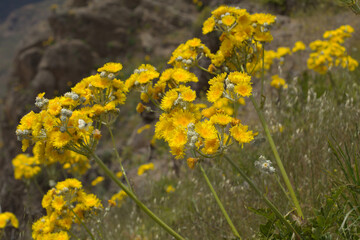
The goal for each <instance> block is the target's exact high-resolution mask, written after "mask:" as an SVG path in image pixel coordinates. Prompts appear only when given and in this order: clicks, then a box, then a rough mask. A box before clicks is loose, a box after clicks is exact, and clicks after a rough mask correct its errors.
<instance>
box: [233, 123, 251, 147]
mask: <svg viewBox="0 0 360 240" xmlns="http://www.w3.org/2000/svg"><path fill="white" fill-rule="evenodd" d="M229 131H230V134H231V136H232V137H233V138H234V139H235V140H236V141H238V142H239V143H240V144H244V143H249V142H250V141H252V140H253V139H254V135H255V134H254V133H253V131H248V126H246V125H242V124H241V123H239V124H237V125H235V126H233V127H232V128H230V130H229Z"/></svg>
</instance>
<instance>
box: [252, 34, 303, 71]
mask: <svg viewBox="0 0 360 240" xmlns="http://www.w3.org/2000/svg"><path fill="white" fill-rule="evenodd" d="M305 49H306V46H305V44H304V43H303V42H301V41H297V42H296V43H295V44H294V47H293V48H292V49H290V48H288V47H278V48H277V50H276V51H274V50H264V58H262V57H261V59H259V62H258V64H256V65H255V66H254V64H253V63H247V69H249V71H250V73H251V74H252V75H256V76H257V77H259V76H260V73H261V71H262V65H263V64H264V71H269V70H270V69H271V66H272V65H273V64H274V60H275V59H276V60H277V61H278V63H279V65H282V64H284V62H285V57H286V56H287V55H292V54H293V53H295V52H298V51H303V50H305ZM263 61H264V62H263Z"/></svg>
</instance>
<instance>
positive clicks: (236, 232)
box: [198, 163, 241, 240]
mask: <svg viewBox="0 0 360 240" xmlns="http://www.w3.org/2000/svg"><path fill="white" fill-rule="evenodd" d="M198 165H199V167H200V170H201V172H202V174H203V176H204V178H205V181H206V183H207V185H208V186H209V188H210V190H211V192H212V194H213V196H214V198H215V200H216V203H217V204H218V205H219V207H220V209H221V212H222V213H223V215H224V217H225V218H226V221H227V222H228V224H229V225H230V228H231V230H232V232H233V233H234V235H235V236H236V237H237V238H238V239H240V240H241V237H240V234H239V233H238V231H237V230H236V228H235V226H234V224H233V222H232V221H231V219H230V217H229V215H228V214H227V212H226V210H225V208H224V206H223V205H222V203H221V201H220V199H219V197H218V195H217V194H216V192H215V189H214V188H213V186H212V185H211V182H210V180H209V178H208V176H207V175H206V173H205V170H204V169H203V167H202V166H201V164H200V163H199V164H198Z"/></svg>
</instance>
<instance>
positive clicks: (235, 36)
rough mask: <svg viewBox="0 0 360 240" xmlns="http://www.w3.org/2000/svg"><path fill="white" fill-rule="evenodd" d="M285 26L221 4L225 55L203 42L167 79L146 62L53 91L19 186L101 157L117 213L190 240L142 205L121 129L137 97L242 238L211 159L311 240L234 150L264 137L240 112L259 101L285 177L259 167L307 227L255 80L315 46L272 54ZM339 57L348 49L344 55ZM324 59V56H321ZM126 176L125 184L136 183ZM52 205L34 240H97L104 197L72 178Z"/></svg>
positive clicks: (193, 45) (217, 20)
mask: <svg viewBox="0 0 360 240" xmlns="http://www.w3.org/2000/svg"><path fill="white" fill-rule="evenodd" d="M275 21H276V17H275V16H273V15H271V14H263V13H256V14H249V13H248V12H247V11H246V10H245V9H239V8H235V7H227V6H221V7H219V8H217V9H216V10H214V11H213V12H212V15H211V17H210V18H208V19H207V20H206V21H205V22H204V25H203V33H204V34H207V33H210V32H213V31H217V32H219V33H220V34H219V35H220V37H219V40H220V47H219V50H218V51H217V52H216V53H212V52H211V51H210V50H209V48H208V47H207V46H205V45H204V44H203V43H202V42H201V40H200V39H198V38H194V39H191V40H188V41H187V42H185V43H184V44H181V45H180V46H179V47H177V48H176V49H175V50H174V52H173V53H172V56H171V58H170V60H169V62H168V64H170V65H171V66H172V67H171V68H168V69H166V70H164V71H163V72H158V71H157V69H156V68H155V67H154V66H152V65H149V64H142V65H141V66H139V67H138V68H137V69H135V70H134V72H133V74H131V76H130V77H129V78H128V79H127V80H125V81H122V80H120V79H118V78H117V76H118V74H119V72H120V71H121V69H122V64H120V63H107V64H105V65H104V66H103V67H101V68H99V69H98V73H97V74H95V75H92V76H90V77H87V78H84V79H83V80H82V81H80V82H79V83H78V84H76V85H75V86H74V87H73V88H72V89H71V92H68V93H66V94H64V96H61V97H55V98H54V99H47V98H45V93H41V94H39V95H38V96H37V98H36V100H35V105H36V106H37V107H38V108H40V112H38V113H35V112H33V111H32V112H30V113H28V114H27V115H25V116H24V117H23V118H22V119H21V121H20V124H19V126H18V127H17V130H16V134H17V137H18V140H20V141H21V142H22V150H23V151H26V150H27V149H28V148H29V146H30V145H32V150H33V156H29V155H25V154H21V155H19V156H17V157H16V158H15V159H14V160H13V165H14V169H15V178H17V179H22V178H25V179H27V178H32V177H33V176H34V175H36V174H38V173H39V172H40V171H41V167H45V168H46V167H47V166H49V165H52V164H55V163H57V164H60V165H62V167H63V168H64V169H67V170H68V171H70V172H71V173H77V174H80V175H81V174H84V173H85V172H86V171H87V170H88V169H89V168H90V166H91V165H90V163H91V162H90V159H92V160H94V161H95V162H96V163H97V165H98V166H99V167H100V168H102V170H103V171H104V172H105V174H106V175H107V176H108V177H110V178H111V179H112V180H113V181H114V182H115V183H116V184H117V185H118V186H119V187H120V188H121V190H120V191H119V192H118V193H116V194H114V195H113V196H112V197H111V199H110V200H109V201H108V203H109V205H111V206H121V204H122V202H123V201H124V199H125V198H127V197H129V198H131V199H132V200H133V201H134V202H135V203H136V204H137V205H138V206H139V207H140V209H142V210H143V211H144V212H145V213H146V214H148V215H149V216H150V217H151V218H152V219H153V220H154V221H155V222H156V223H157V224H159V225H160V226H161V227H162V228H164V230H166V231H167V232H168V233H169V234H170V235H172V236H173V237H174V238H175V239H184V237H182V236H181V235H180V234H179V233H177V232H176V231H175V230H174V229H172V228H171V227H170V226H168V225H167V224H166V223H164V222H163V221H162V220H161V219H160V218H159V217H157V216H156V215H155V214H154V213H153V212H152V211H151V210H150V209H148V208H147V207H146V206H145V205H144V204H143V203H142V201H141V200H139V198H138V197H137V196H136V193H135V191H134V190H133V188H132V185H131V183H130V181H129V179H128V177H127V175H126V171H125V169H124V167H123V165H122V159H121V158H120V155H119V153H118V152H117V150H116V143H115V139H114V136H113V133H112V131H113V130H112V126H113V124H114V122H115V121H116V119H117V116H118V115H119V114H120V108H119V106H120V105H122V104H124V103H125V101H126V98H127V94H128V93H129V92H130V91H137V92H139V93H140V100H141V102H140V103H139V104H138V105H137V107H136V110H137V112H139V113H142V112H144V111H149V112H156V113H158V114H159V120H158V121H157V122H156V124H155V134H154V138H155V139H162V140H164V141H165V142H166V143H167V144H168V145H169V148H170V152H171V154H172V155H173V156H174V157H175V158H176V159H187V160H186V161H187V164H188V166H189V168H190V169H194V168H195V167H198V168H199V169H200V171H201V172H202V175H203V177H204V179H205V181H206V183H207V185H208V186H209V188H210V190H211V192H212V194H213V196H214V198H215V200H216V202H217V204H218V205H219V208H220V210H221V212H222V213H223V215H224V217H225V219H226V221H227V223H228V224H229V226H230V228H231V230H232V232H233V235H234V236H235V238H236V239H241V235H240V233H239V231H238V230H237V229H236V227H235V225H234V224H233V222H232V220H231V218H230V216H229V215H228V213H227V211H226V210H225V207H224V206H223V204H222V202H221V201H220V199H219V197H218V195H217V193H216V192H215V190H214V188H213V186H212V184H211V182H210V180H209V178H208V176H207V174H206V172H205V170H204V168H203V167H202V162H204V161H208V160H210V161H211V160H212V159H215V158H223V159H225V160H226V161H228V162H229V163H230V164H231V165H232V166H233V167H234V168H235V169H236V170H237V171H238V172H239V174H240V175H241V176H242V177H243V178H244V179H245V181H246V182H247V183H248V184H249V186H251V187H252V188H253V189H254V190H255V192H256V193H257V194H258V196H259V197H260V198H261V199H262V200H263V201H264V202H265V203H266V204H267V205H268V207H269V208H270V209H271V211H273V213H274V214H275V215H276V217H277V218H278V219H280V221H282V223H283V224H284V226H285V227H286V228H287V229H288V230H289V231H290V232H291V233H292V234H293V235H295V236H296V237H297V238H299V239H301V238H302V236H301V234H300V233H299V231H298V227H297V226H294V224H293V222H291V221H289V220H288V219H286V217H285V216H284V215H283V214H282V213H281V212H280V211H279V210H278V208H277V207H276V206H275V205H274V204H273V203H272V202H271V201H270V200H269V199H268V198H267V197H266V196H265V195H264V194H263V193H262V192H261V191H260V190H259V188H258V187H257V186H256V185H255V184H254V183H253V181H252V180H251V179H250V178H249V177H248V176H247V175H246V174H245V173H244V171H243V170H242V169H241V168H240V167H239V166H238V165H237V164H236V163H235V162H234V161H233V160H231V159H230V158H229V157H228V156H227V153H228V152H229V151H230V150H231V148H232V147H234V146H237V147H241V148H242V147H243V146H244V144H246V143H249V142H251V141H252V140H253V139H254V137H255V136H256V135H257V133H256V132H254V131H252V130H250V129H249V127H248V126H247V125H245V124H243V123H242V121H241V120H240V119H239V118H238V114H237V112H238V109H239V106H240V105H244V104H245V99H247V98H249V99H250V101H251V102H252V104H253V106H254V108H255V110H256V112H257V114H258V116H259V119H260V121H261V124H262V126H263V128H264V132H265V135H266V137H267V139H268V142H269V144H270V147H271V149H272V151H273V154H274V158H275V162H276V164H277V167H278V169H276V170H275V167H273V166H272V165H271V162H270V161H269V160H266V159H265V158H264V159H262V161H259V162H258V165H259V167H260V168H261V169H263V171H264V172H266V173H271V174H274V173H275V174H276V173H278V172H279V173H280V174H281V176H282V178H283V181H284V182H285V185H286V188H287V191H288V192H289V195H290V198H289V199H290V201H291V204H292V205H293V207H294V209H295V212H296V215H297V217H298V219H300V221H301V220H305V216H304V214H303V212H302V210H301V207H300V203H299V201H298V199H297V197H296V194H295V192H294V190H293V187H292V185H291V183H290V180H289V178H288V175H287V173H286V171H285V168H284V166H283V164H282V161H281V159H280V157H279V154H278V152H277V148H276V145H275V143H274V141H273V139H272V137H271V134H270V130H269V127H268V125H267V123H266V121H265V119H264V116H263V113H262V109H261V108H260V107H259V105H258V103H257V100H256V99H255V98H254V96H253V88H252V84H253V79H254V78H256V77H261V95H263V85H264V74H265V71H268V70H269V69H270V67H271V65H272V64H273V62H274V60H275V59H277V60H279V63H280V64H282V63H283V62H284V57H285V56H286V55H290V54H292V53H295V52H298V51H300V50H304V49H305V48H306V46H305V45H304V43H302V42H300V41H299V42H297V43H296V44H295V46H294V47H293V48H292V49H290V48H286V47H280V48H278V49H277V51H276V52H275V51H271V50H270V51H265V45H266V43H268V42H270V41H271V40H272V39H273V37H272V35H271V32H270V30H271V26H272V25H273V24H274V23H275ZM350 32H351V27H345V28H342V30H339V31H335V32H330V33H328V34H327V35H326V37H325V38H329V41H330V42H331V44H323V45H321V44H317V45H316V44H315V45H316V46H319V47H317V48H316V49H320V48H325V46H329V45H331V47H330V48H329V50H325V52H327V51H328V52H329V54H333V51H332V49H333V48H332V47H333V46H334V44H335V45H336V44H337V45H336V46H338V45H339V46H340V43H342V40H341V39H343V38H345V37H348V34H350ZM313 45H314V44H313ZM326 49H327V48H326ZM336 49H340V50H343V48H341V47H336ZM316 54H317V55H316V56H318V55H319V54H321V52H320V53H318V52H317V53H316ZM335 56H336V57H337V58H339V59H340V60H334V61H333V62H334V63H335V65H339V64H340V65H341V66H344V65H343V63H344V61H345V62H346V63H347V65H346V66H347V67H348V68H349V70H353V67H356V66H357V65H356V64H357V63H356V64H355V62H356V61H355V60H351V58H349V57H348V56H346V54H345V50H344V51H342V52H341V54H337V55H335ZM314 58H315V55H311V59H314ZM203 59H208V61H209V62H210V64H209V65H208V66H203V64H204V62H206V61H202V60H203ZM309 61H313V60H309ZM314 61H315V60H314ZM316 61H318V60H316ZM349 66H351V67H349ZM193 68H199V69H201V70H203V71H206V72H208V73H209V74H211V75H213V77H212V78H211V79H210V80H209V85H210V87H209V90H208V91H207V94H206V100H207V102H204V101H201V100H202V99H200V98H199V97H197V95H196V92H195V91H194V90H193V89H192V88H191V85H192V84H194V83H196V82H198V78H197V76H196V75H195V74H194V73H193V72H191V69H193ZM315 68H316V67H314V70H315ZM316 69H317V68H316ZM321 69H322V68H321ZM271 86H274V87H276V88H286V87H287V85H286V82H285V80H284V79H282V78H281V77H279V76H278V75H275V76H273V77H272V82H271ZM104 128H106V129H107V130H108V132H109V134H110V136H111V140H112V143H113V150H114V153H115V155H116V158H117V160H118V163H119V165H120V168H121V171H120V172H118V173H117V174H115V173H113V172H112V171H111V170H110V169H109V168H108V166H107V165H105V164H104V162H103V161H102V160H101V159H100V157H99V156H98V155H97V154H96V151H95V150H96V146H97V144H98V142H99V141H100V140H101V137H102V134H101V131H103V129H104ZM147 128H148V127H147ZM153 168H154V165H153V164H152V163H150V164H145V165H142V166H141V167H140V168H139V169H138V175H142V174H143V173H144V172H145V171H148V170H151V169H153ZM278 170H279V171H278ZM120 177H124V179H125V182H126V184H125V183H123V182H122V181H121V180H120V179H119V178H120ZM102 180H103V178H101V177H100V178H97V179H95V180H94V181H93V183H92V184H93V185H96V184H97V183H99V182H100V181H102ZM173 191H174V188H173V187H172V188H170V186H169V187H168V188H167V189H166V192H173ZM42 205H43V207H44V208H45V209H46V210H47V215H46V216H45V217H43V218H41V219H39V220H38V221H37V222H35V223H34V225H33V237H34V239H55V238H56V239H61V238H62V239H68V238H69V234H70V235H71V236H72V235H74V234H73V233H72V231H71V226H72V224H75V223H76V224H80V225H81V226H82V227H83V228H84V229H85V230H86V232H87V233H88V234H89V235H90V237H91V238H92V239H94V236H93V235H92V233H91V231H89V229H88V228H87V226H86V224H85V222H86V220H87V218H91V217H92V216H96V214H97V213H98V211H100V210H101V209H102V205H101V203H100V200H99V199H98V198H97V197H96V196H95V195H92V194H86V193H85V192H84V191H83V190H82V186H81V183H80V182H79V181H78V180H76V179H67V180H65V181H64V182H60V183H58V184H57V185H56V187H55V188H53V189H51V190H50V191H49V192H48V193H47V194H46V195H45V196H44V199H43V202H42ZM55 236H56V237H55Z"/></svg>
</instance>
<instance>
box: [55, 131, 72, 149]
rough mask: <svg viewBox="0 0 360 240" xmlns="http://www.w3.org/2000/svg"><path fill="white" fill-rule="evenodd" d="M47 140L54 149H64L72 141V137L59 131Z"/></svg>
mask: <svg viewBox="0 0 360 240" xmlns="http://www.w3.org/2000/svg"><path fill="white" fill-rule="evenodd" d="M49 138H50V141H51V144H52V145H53V146H54V147H56V148H63V147H65V146H66V145H67V144H68V143H69V142H70V141H71V139H72V137H71V136H70V135H69V134H68V133H66V132H64V133H62V132H60V131H54V132H52V133H51V135H50V137H49Z"/></svg>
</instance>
